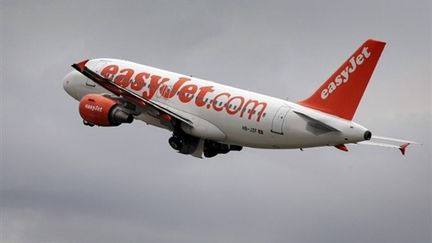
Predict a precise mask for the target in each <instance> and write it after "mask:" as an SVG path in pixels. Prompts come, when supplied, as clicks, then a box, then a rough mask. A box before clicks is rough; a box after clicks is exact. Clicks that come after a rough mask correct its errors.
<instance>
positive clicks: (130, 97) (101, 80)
mask: <svg viewBox="0 0 432 243" xmlns="http://www.w3.org/2000/svg"><path fill="white" fill-rule="evenodd" d="M88 61H89V60H84V61H82V62H80V63H76V64H73V65H72V67H73V68H75V69H76V70H77V71H78V72H80V73H82V74H83V75H84V76H86V77H87V78H89V79H91V80H92V81H93V82H95V83H97V84H99V85H100V86H102V87H103V88H105V89H107V90H108V91H110V92H112V93H114V94H115V95H117V96H121V97H123V98H124V99H125V100H126V101H128V102H130V103H132V104H135V105H138V106H141V107H145V106H149V107H152V108H154V109H156V110H157V111H159V112H160V115H161V116H162V117H164V118H165V119H168V120H170V119H171V117H174V118H176V119H178V120H180V121H182V122H184V123H185V124H187V125H189V126H191V127H193V122H192V121H191V120H190V119H188V118H186V117H185V116H182V115H180V114H178V112H175V111H173V109H171V108H170V107H169V106H167V105H163V104H161V103H159V102H156V101H154V100H148V99H144V98H143V97H141V96H139V95H137V94H136V93H134V92H132V91H130V90H128V89H125V88H123V87H121V86H119V85H117V84H116V83H114V82H112V81H111V80H109V79H107V78H105V77H103V76H101V75H99V74H98V73H96V72H94V71H92V70H91V69H89V68H87V67H86V63H87V62H88Z"/></svg>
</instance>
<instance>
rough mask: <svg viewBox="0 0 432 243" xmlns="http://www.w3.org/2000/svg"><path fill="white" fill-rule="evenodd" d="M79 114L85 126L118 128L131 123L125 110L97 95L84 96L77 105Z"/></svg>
mask: <svg viewBox="0 0 432 243" xmlns="http://www.w3.org/2000/svg"><path fill="white" fill-rule="evenodd" d="M79 113H80V115H81V117H82V118H83V119H84V124H85V125H90V126H92V125H98V126H105V127H109V126H118V125H120V124H122V123H132V121H133V119H134V118H133V116H132V114H130V113H129V112H128V110H127V109H125V108H123V107H121V106H119V104H118V103H117V102H116V101H114V100H112V99H109V98H107V97H104V96H102V95H99V94H88V95H86V96H84V97H83V98H82V99H81V101H80V104H79Z"/></svg>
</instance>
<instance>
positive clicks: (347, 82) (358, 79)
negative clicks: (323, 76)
mask: <svg viewBox="0 0 432 243" xmlns="http://www.w3.org/2000/svg"><path fill="white" fill-rule="evenodd" d="M384 46H385V42H381V41H376V40H367V41H366V42H365V43H363V45H361V46H360V47H359V49H357V50H356V51H355V52H354V54H353V55H352V56H351V57H349V58H348V60H346V61H345V62H344V64H342V66H340V67H339V69H338V70H336V72H335V73H334V74H333V75H332V76H330V78H329V79H327V81H325V83H324V84H322V85H321V87H320V88H319V89H318V90H317V91H315V93H314V94H313V95H312V96H311V97H309V98H307V99H305V100H302V101H300V102H298V103H299V104H300V105H303V106H306V107H309V108H313V109H316V110H320V111H323V112H326V113H329V114H332V115H335V116H339V117H341V118H344V119H347V120H352V118H353V116H354V113H355V111H356V110H357V107H358V105H359V103H360V100H361V97H362V96H363V93H364V91H365V89H366V86H367V84H368V82H369V79H370V78H371V76H372V73H373V71H374V69H375V66H376V64H377V62H378V59H379V58H380V56H381V53H382V51H383V49H384Z"/></svg>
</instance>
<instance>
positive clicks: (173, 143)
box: [168, 137, 183, 150]
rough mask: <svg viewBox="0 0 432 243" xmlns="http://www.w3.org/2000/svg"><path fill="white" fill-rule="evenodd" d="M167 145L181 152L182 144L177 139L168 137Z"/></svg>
mask: <svg viewBox="0 0 432 243" xmlns="http://www.w3.org/2000/svg"><path fill="white" fill-rule="evenodd" d="M168 143H169V145H170V146H171V147H172V148H173V149H175V150H181V149H182V147H183V144H182V142H181V140H180V139H179V138H178V137H170V138H169V139H168Z"/></svg>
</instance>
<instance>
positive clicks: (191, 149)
mask: <svg viewBox="0 0 432 243" xmlns="http://www.w3.org/2000/svg"><path fill="white" fill-rule="evenodd" d="M168 143H169V145H170V146H171V147H172V148H173V149H174V150H177V151H178V152H180V153H182V154H192V153H195V152H196V150H197V149H199V143H200V139H199V138H197V137H193V136H191V135H188V134H185V133H182V134H179V133H173V136H172V137H170V138H169V139H168ZM200 148H201V149H202V152H203V153H204V157H206V158H212V157H214V156H216V155H218V154H226V153H228V152H230V151H240V150H242V148H243V147H242V146H238V145H229V144H223V143H218V142H215V141H212V140H204V146H201V147H200Z"/></svg>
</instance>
